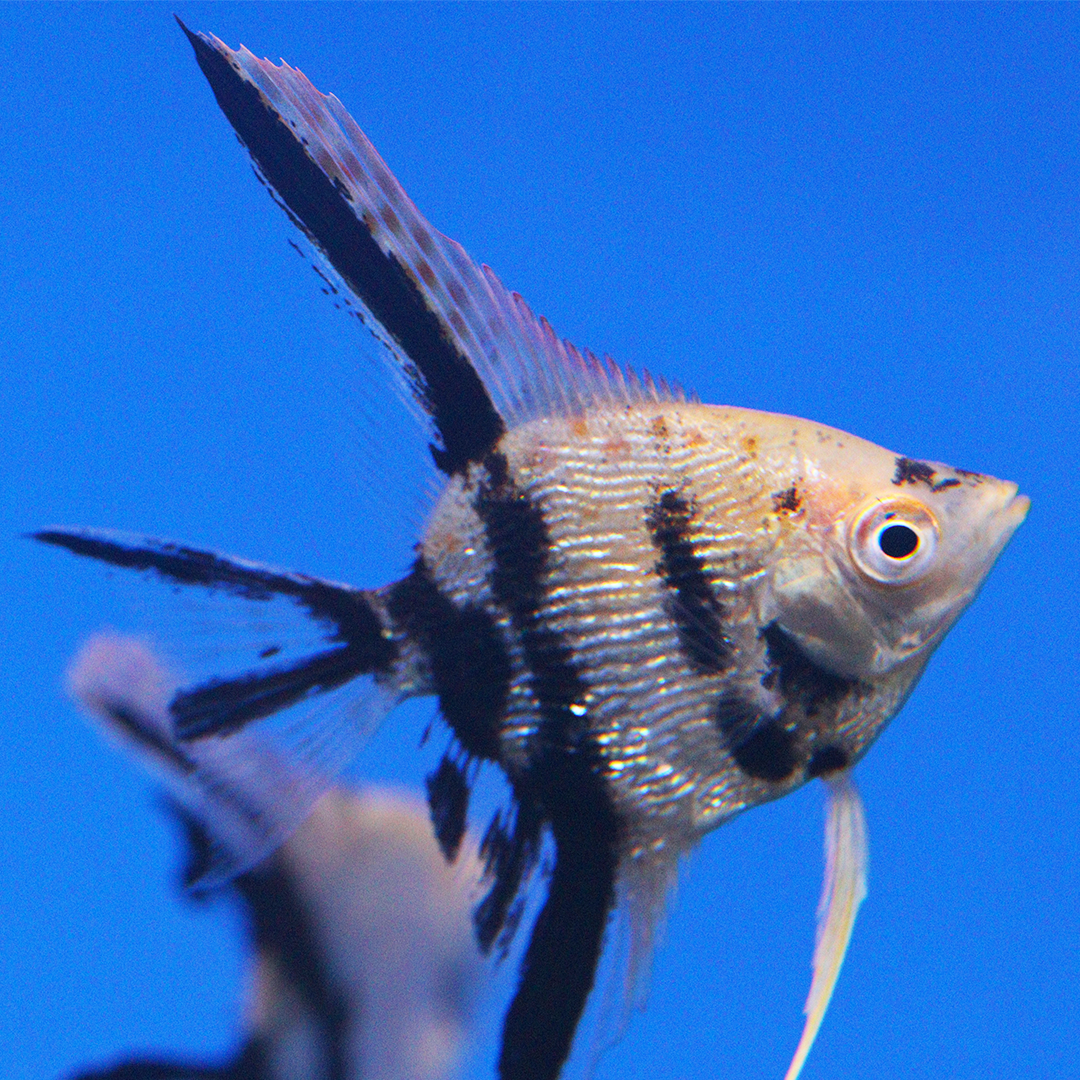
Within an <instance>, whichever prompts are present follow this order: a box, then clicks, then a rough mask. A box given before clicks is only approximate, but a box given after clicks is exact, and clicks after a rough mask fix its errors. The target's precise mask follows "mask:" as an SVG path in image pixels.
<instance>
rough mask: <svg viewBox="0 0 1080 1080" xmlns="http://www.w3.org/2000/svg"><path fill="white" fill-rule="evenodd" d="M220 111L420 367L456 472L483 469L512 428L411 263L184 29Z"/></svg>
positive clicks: (423, 393)
mask: <svg viewBox="0 0 1080 1080" xmlns="http://www.w3.org/2000/svg"><path fill="white" fill-rule="evenodd" d="M180 25H181V27H182V28H183V30H184V33H185V34H187V36H188V40H189V41H190V42H191V45H192V47H193V48H194V50H195V58H196V60H197V61H198V63H199V67H200V68H202V71H203V74H204V75H205V76H206V78H207V80H208V81H209V83H210V87H211V89H212V90H213V91H214V96H215V97H216V98H217V102H218V105H220V106H221V110H222V112H224V113H225V116H226V117H227V118H228V120H229V123H230V124H232V126H233V128H234V129H235V130H236V133H237V135H239V136H240V139H241V140H242V141H243V143H244V145H245V146H246V147H247V149H248V151H249V153H250V154H251V156H252V158H253V159H254V161H255V163H256V165H257V166H258V168H259V171H260V172H261V173H262V175H263V176H264V177H265V178H266V180H267V182H268V183H269V184H270V185H271V186H272V187H273V189H274V190H275V191H276V192H277V194H278V196H279V197H280V199H281V201H282V202H283V203H284V205H285V207H286V208H287V210H288V212H289V214H290V216H291V217H292V218H293V219H294V221H295V222H296V223H297V224H298V225H299V227H300V228H301V229H303V231H304V232H305V233H306V234H307V235H308V236H309V237H310V238H311V240H312V241H313V243H315V244H316V246H317V247H318V248H319V249H320V250H321V251H322V252H323V254H324V255H325V256H326V258H327V259H328V260H329V262H330V264H331V265H332V266H333V267H334V269H335V270H336V271H337V272H338V273H339V274H340V275H341V277H342V278H343V279H344V280H345V282H346V284H347V285H348V286H349V288H350V289H351V290H352V291H353V292H354V293H355V294H356V296H357V297H358V298H359V300H360V301H361V302H362V303H363V304H364V306H365V307H366V308H367V309H368V310H369V311H370V312H371V314H372V315H373V316H374V317H375V318H376V319H377V320H378V322H379V323H380V324H381V325H382V326H383V328H384V329H385V330H386V332H387V333H388V334H389V335H390V337H391V338H392V339H393V340H394V341H395V342H397V344H398V345H399V346H400V348H401V350H402V352H403V353H404V354H405V356H407V357H408V359H409V361H410V362H411V363H412V364H413V365H414V368H413V370H412V371H411V372H409V373H408V374H409V376H410V378H411V381H412V382H413V388H414V390H415V392H416V395H417V398H418V400H419V401H420V402H421V404H422V405H423V407H424V408H425V409H426V410H427V411H428V413H429V414H430V415H431V417H432V420H433V421H434V423H435V427H436V430H437V431H438V433H439V437H440V438H441V439H442V443H443V446H442V448H441V449H439V448H436V447H432V454H433V455H434V457H435V463H436V465H438V467H439V468H440V469H441V470H442V471H443V472H445V473H447V474H453V473H457V472H461V471H463V470H464V469H465V467H466V466H467V465H468V463H469V462H471V461H479V460H480V459H481V458H482V457H483V456H484V455H485V454H486V453H487V452H488V451H489V450H490V449H491V448H492V447H493V446H494V445H495V443H496V442H497V441H498V439H499V437H500V436H501V435H502V433H503V431H504V430H505V426H504V424H503V421H502V418H501V417H500V416H499V414H498V412H497V411H496V409H495V406H494V405H493V404H492V401H491V398H490V397H489V396H488V393H487V390H486V389H485V388H484V384H483V382H482V381H481V379H480V377H479V375H477V373H476V370H475V369H474V368H473V366H472V364H471V363H470V362H469V360H468V358H467V357H465V356H463V355H462V354H461V353H460V352H459V351H458V350H457V349H456V348H455V347H454V345H453V344H451V338H450V337H449V336H448V335H447V334H446V333H445V331H444V326H443V323H442V321H441V320H440V318H439V316H438V315H437V314H436V313H435V312H434V311H433V310H432V308H430V307H429V306H428V304H427V301H426V299H425V296H424V293H423V291H422V289H421V288H420V286H419V285H418V284H417V282H416V281H415V280H414V279H413V278H412V277H411V276H410V274H409V273H408V271H407V270H406V269H405V267H403V266H402V264H401V263H400V262H399V261H398V260H397V259H396V258H395V257H394V256H393V255H392V254H386V253H384V252H383V251H382V249H381V248H380V247H379V245H378V243H377V242H376V241H375V239H374V237H373V236H372V233H371V231H370V229H369V228H368V227H367V226H366V224H365V223H364V221H363V220H362V218H360V217H357V214H356V209H355V207H354V206H353V204H352V203H351V202H350V199H349V196H348V194H347V192H346V191H345V189H344V188H343V187H342V186H340V185H339V184H335V183H334V182H333V181H331V179H330V178H329V177H328V176H327V175H326V173H324V172H323V170H322V169H321V168H319V166H318V165H317V164H316V163H315V161H314V160H313V159H312V157H311V156H310V155H309V153H308V152H307V150H306V149H305V148H304V146H303V145H302V144H301V143H300V142H299V141H298V140H297V138H296V136H295V135H294V133H293V132H292V130H291V128H290V127H289V125H288V124H286V123H285V122H284V121H283V120H282V118H281V117H280V116H279V114H278V113H277V112H276V111H275V110H274V109H273V108H272V107H271V106H270V104H269V103H268V102H267V101H266V99H265V98H263V96H262V95H261V94H260V92H259V90H258V88H257V87H255V86H254V85H253V84H252V83H250V82H248V81H247V80H246V79H245V78H244V77H243V75H242V74H241V73H240V72H239V71H237V70H236V69H235V68H234V67H233V66H232V65H231V64H230V63H229V61H228V60H227V59H226V58H225V57H224V56H222V55H221V53H220V52H218V51H217V49H216V48H215V47H214V46H213V45H212V44H210V43H209V42H207V41H206V40H204V39H203V38H202V37H201V36H200V35H198V34H194V33H192V32H191V31H189V30H188V29H187V27H185V26H184V24H183V23H181V24H180Z"/></svg>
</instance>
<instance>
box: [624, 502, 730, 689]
mask: <svg viewBox="0 0 1080 1080" xmlns="http://www.w3.org/2000/svg"><path fill="white" fill-rule="evenodd" d="M645 522H646V525H647V526H648V529H649V535H650V536H651V537H652V542H653V544H654V545H655V546H656V548H657V550H658V551H659V552H660V562H659V564H658V565H657V570H658V572H659V574H660V576H661V577H662V578H663V580H664V584H665V585H666V586H667V587H668V588H669V589H671V590H672V591H673V592H674V594H675V596H674V599H673V602H672V603H671V604H670V605H669V608H670V612H669V613H670V615H671V617H672V620H673V621H674V623H675V627H676V629H677V631H678V634H679V646H680V648H681V649H682V653H683V656H684V657H685V658H686V662H687V663H688V664H689V665H690V667H691V668H693V669H694V670H695V671H697V672H701V673H703V674H709V673H715V672H719V671H723V670H724V669H725V668H726V667H727V666H728V664H729V663H730V661H731V655H732V647H731V642H730V640H729V639H728V638H727V636H726V635H725V634H724V624H723V609H722V608H721V606H720V602H719V601H718V600H717V599H716V595H715V594H714V592H713V588H712V585H711V584H710V583H709V578H708V574H707V573H706V567H705V560H704V559H703V558H702V557H701V556H700V555H699V554H698V553H697V551H695V549H694V543H693V540H691V538H690V534H691V531H692V528H693V523H694V506H693V502H692V501H690V500H687V499H686V498H684V496H683V495H682V494H681V493H680V492H678V491H673V490H667V491H664V492H661V493H660V497H659V498H658V499H657V500H656V502H655V503H653V504H652V506H650V507H649V508H648V510H647V511H646V516H645Z"/></svg>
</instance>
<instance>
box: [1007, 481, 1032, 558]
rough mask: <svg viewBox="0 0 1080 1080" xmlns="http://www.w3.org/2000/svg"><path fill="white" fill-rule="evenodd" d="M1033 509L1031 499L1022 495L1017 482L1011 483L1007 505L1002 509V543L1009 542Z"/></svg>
mask: <svg viewBox="0 0 1080 1080" xmlns="http://www.w3.org/2000/svg"><path fill="white" fill-rule="evenodd" d="M1030 509H1031V500H1030V499H1029V498H1028V497H1027V496H1026V495H1021V494H1020V492H1019V490H1018V488H1017V486H1016V484H1010V485H1009V490H1008V491H1007V498H1006V501H1005V505H1004V506H1003V507H1002V509H1001V543H1002V545H1004V544H1006V543H1008V541H1009V538H1010V537H1011V536H1012V534H1013V533H1014V532H1015V531H1016V530H1017V529H1018V528H1019V527H1020V525H1021V524H1022V523H1023V521H1024V518H1026V517H1027V515H1028V510H1030Z"/></svg>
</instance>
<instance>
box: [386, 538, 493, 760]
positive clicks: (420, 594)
mask: <svg viewBox="0 0 1080 1080" xmlns="http://www.w3.org/2000/svg"><path fill="white" fill-rule="evenodd" d="M386 607H387V611H388V612H389V613H390V618H391V619H392V620H393V622H394V624H395V625H396V626H397V627H399V628H400V630H401V631H402V632H403V633H404V634H405V635H406V636H407V637H409V638H410V639H411V640H412V641H414V642H415V643H416V644H417V645H418V646H419V647H420V648H421V649H422V650H423V652H424V654H425V655H426V657H427V661H428V664H429V666H430V669H431V679H432V682H433V683H434V687H435V693H436V694H438V696H439V706H440V708H441V710H442V714H443V716H444V717H445V718H446V722H447V723H448V724H449V725H450V727H451V729H452V730H453V732H454V735H455V736H456V737H457V740H458V742H459V743H461V746H462V748H463V749H464V750H465V752H466V753H467V754H469V755H471V756H473V757H478V758H483V759H485V760H488V761H498V760H499V733H500V731H501V728H502V723H503V720H504V719H505V717H506V700H507V696H508V695H509V693H510V677H511V674H512V672H511V668H510V654H509V653H508V652H507V648H506V643H505V642H504V641H503V637H502V634H501V633H500V631H499V628H498V626H497V625H496V623H495V620H494V618H492V616H491V615H489V614H488V613H487V612H486V611H484V610H483V608H479V607H476V606H475V605H471V604H467V605H464V606H462V607H458V606H457V605H456V604H454V603H453V602H452V601H451V600H450V599H449V597H447V596H446V595H445V594H444V593H443V592H442V590H440V588H439V586H438V585H437V584H436V582H435V580H434V578H432V576H431V571H430V570H429V569H428V566H427V564H426V563H425V562H424V560H423V559H417V561H416V563H415V564H414V565H413V569H412V572H411V573H410V574H409V575H408V577H406V578H403V579H402V580H401V581H399V582H397V583H396V584H394V585H392V586H390V588H389V589H388V590H387V592H386Z"/></svg>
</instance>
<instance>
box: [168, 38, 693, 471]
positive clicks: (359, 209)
mask: <svg viewBox="0 0 1080 1080" xmlns="http://www.w3.org/2000/svg"><path fill="white" fill-rule="evenodd" d="M180 25H181V26H182V27H183V29H184V32H185V33H186V34H187V36H188V38H189V40H190V41H191V44H192V46H193V47H194V49H195V55H196V58H197V60H198V62H199V66H200V67H201V68H202V70H203V73H204V74H205V75H206V77H207V79H208V80H209V82H210V85H211V88H212V89H213V91H214V94H215V96H216V98H217V100H218V103H219V105H220V106H221V108H222V111H223V112H224V113H225V115H226V117H227V118H228V120H229V122H230V123H231V124H232V125H233V127H234V128H235V130H236V132H237V134H238V135H239V136H240V138H241V140H242V141H243V142H244V144H245V145H246V146H247V148H248V151H249V152H250V154H251V156H252V158H253V160H254V162H255V165H256V167H257V168H258V170H259V172H260V173H261V174H262V176H263V177H264V178H265V179H266V181H267V182H268V184H269V185H270V187H271V188H272V190H273V191H274V192H275V193H276V195H277V197H278V199H279V200H280V201H281V203H282V205H283V206H284V208H285V209H286V211H287V212H288V213H289V215H290V217H292V219H293V220H294V222H295V223H296V224H297V225H298V226H299V227H300V228H301V229H302V230H303V231H304V232H305V233H306V235H307V236H308V237H309V239H310V240H311V241H312V242H313V244H314V245H315V247H316V248H317V250H318V251H319V252H320V254H321V255H322V257H323V258H324V259H325V260H326V262H327V263H328V265H329V267H330V268H331V270H332V272H333V273H334V275H335V276H336V277H338V278H339V279H340V280H341V282H342V283H343V284H344V285H345V287H346V289H347V290H348V291H349V292H350V293H351V294H352V295H353V296H354V297H355V299H356V300H357V301H358V302H359V303H360V305H361V306H362V308H363V309H364V313H365V322H366V323H367V324H368V325H369V327H371V329H372V331H373V332H374V333H375V334H376V336H377V337H378V338H379V340H381V341H382V342H383V343H384V344H385V345H386V346H387V348H388V349H389V350H390V352H391V353H392V354H393V355H394V357H395V359H396V361H397V362H398V363H399V364H400V366H401V369H402V371H403V372H404V375H405V378H406V380H407V382H408V383H409V384H410V386H411V389H412V391H413V393H414V394H415V396H416V397H417V399H418V400H419V401H420V403H421V405H422V406H423V408H424V409H425V411H426V412H427V413H428V415H429V416H430V417H431V421H432V424H433V427H434V429H435V433H436V436H437V439H438V441H439V442H440V443H441V444H442V445H441V446H439V447H433V451H434V454H435V459H436V463H437V464H438V465H439V467H440V468H441V469H442V470H443V471H444V472H447V473H454V472H458V471H461V470H462V469H463V468H465V466H466V465H467V464H468V463H469V462H470V461H476V460H480V459H481V458H482V457H483V456H484V454H485V453H487V451H488V450H490V449H491V447H492V446H493V445H494V444H495V442H496V441H497V440H498V438H499V437H500V435H501V434H502V432H503V431H504V430H505V429H506V428H507V427H513V426H515V425H517V424H519V423H522V422H525V421H527V420H530V419H535V418H537V417H541V416H550V415H559V414H565V413H567V412H575V411H580V410H582V409H585V408H588V407H589V406H591V405H595V404H600V403H609V402H624V403H630V402H636V401H657V400H670V399H674V398H678V397H680V396H681V395H680V394H679V392H678V391H677V390H672V389H671V388H669V387H668V386H667V384H665V383H663V382H660V383H655V382H653V380H652V379H650V378H649V377H648V376H647V375H646V376H644V377H643V378H638V377H637V376H636V375H635V374H634V373H633V372H631V371H629V370H627V369H621V368H620V367H619V365H617V364H616V363H615V362H614V361H612V360H610V359H609V358H605V359H603V360H600V359H598V358H597V357H596V356H594V355H593V354H592V353H590V352H587V351H586V352H580V351H579V350H577V349H575V348H574V347H573V346H572V345H570V344H569V343H568V342H565V341H562V340H560V339H559V338H558V336H557V335H556V334H555V333H554V331H553V330H552V328H551V326H550V325H549V324H548V323H547V321H546V320H544V319H539V318H537V317H536V316H535V315H534V314H533V313H532V311H531V310H530V309H529V307H528V305H527V304H525V302H524V301H523V300H522V299H521V297H520V296H518V295H517V294H516V293H512V292H510V291H508V290H507V289H506V288H505V287H504V286H503V285H502V284H501V282H500V281H499V279H498V278H497V277H496V276H495V275H494V273H492V271H491V270H490V269H489V268H488V267H485V266H481V265H479V264H478V263H476V262H474V261H473V260H472V259H471V258H470V257H469V255H468V254H467V253H466V252H465V250H464V249H463V248H462V247H461V245H460V244H457V243H455V242H454V241H452V240H449V239H448V238H447V237H445V236H443V235H442V234H441V233H439V232H437V231H436V230H435V229H433V228H432V227H431V225H429V224H428V222H427V221H426V220H425V219H424V218H423V217H422V216H421V214H420V213H419V211H418V210H417V209H416V207H415V206H414V205H413V203H412V201H411V200H410V199H409V198H408V196H407V195H406V194H405V192H404V191H403V190H402V188H401V185H400V184H399V183H398V182H397V180H396V179H395V178H394V176H393V174H392V173H391V172H390V170H389V169H388V168H387V167H386V165H385V163H384V162H383V160H382V158H380V157H379V155H378V153H377V152H376V150H375V148H374V147H373V146H372V145H371V143H370V142H369V141H368V139H367V137H366V136H365V135H364V133H363V132H362V131H361V130H360V128H359V127H357V125H356V123H355V122H354V121H353V119H352V117H351V116H350V115H349V114H348V112H347V111H346V110H345V108H344V107H343V106H342V104H341V102H340V101H338V99H337V98H335V97H333V96H332V95H324V94H321V93H320V92H319V91H318V90H316V89H315V87H314V86H312V85H311V83H310V82H309V81H308V80H307V78H306V77H305V76H304V75H303V74H302V73H301V72H299V71H297V70H296V69H295V68H291V67H289V65H288V64H285V63H282V64H281V65H275V64H272V63H270V62H269V61H268V60H259V59H258V58H257V57H256V56H255V55H254V54H252V53H251V52H249V51H248V50H247V49H246V48H244V47H243V46H241V48H240V49H238V50H234V49H230V48H229V47H228V46H227V45H225V44H224V43H223V42H221V41H220V40H218V38H216V37H214V36H213V35H211V34H203V33H194V32H192V31H190V30H188V29H187V27H184V25H183V23H181V24H180Z"/></svg>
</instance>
